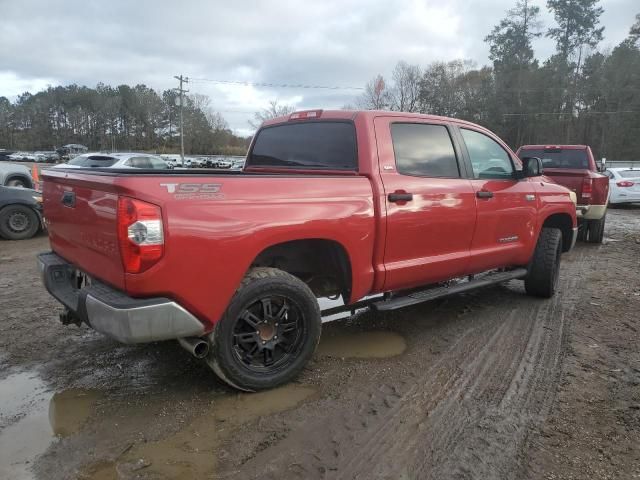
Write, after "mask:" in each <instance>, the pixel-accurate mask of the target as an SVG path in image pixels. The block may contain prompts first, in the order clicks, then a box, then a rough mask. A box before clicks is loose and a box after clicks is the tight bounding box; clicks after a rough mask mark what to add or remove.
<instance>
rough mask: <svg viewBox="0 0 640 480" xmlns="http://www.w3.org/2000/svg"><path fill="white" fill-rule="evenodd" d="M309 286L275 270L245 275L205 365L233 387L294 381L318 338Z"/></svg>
mask: <svg viewBox="0 0 640 480" xmlns="http://www.w3.org/2000/svg"><path fill="white" fill-rule="evenodd" d="M320 330H321V317H320V309H319V307H318V302H317V300H316V298H315V296H314V295H313V293H312V292H311V290H310V289H309V287H308V286H307V285H306V284H305V283H304V282H303V281H301V280H300V279H298V278H296V277H294V276H293V275H291V274H289V273H287V272H284V271H282V270H278V269H276V268H262V267H260V268H254V269H252V270H250V271H249V273H247V275H246V276H245V277H244V279H243V280H242V282H241V283H240V287H239V288H238V290H237V291H236V293H235V295H234V296H233V298H232V299H231V302H230V303H229V306H228V308H227V310H226V311H225V313H224V315H223V316H222V318H221V319H220V321H219V322H218V323H217V324H216V326H215V328H214V331H213V333H212V335H211V351H210V353H209V355H208V356H207V359H206V361H207V363H208V364H209V366H210V367H211V368H212V369H213V371H214V372H215V373H216V374H217V375H218V376H219V377H220V378H221V379H222V380H224V381H225V382H226V383H228V384H229V385H231V386H232V387H234V388H237V389H239V390H245V391H257V390H265V389H269V388H274V387H277V386H279V385H283V384H285V383H288V382H290V381H291V380H293V379H294V378H295V377H296V376H297V375H298V374H299V373H300V372H301V371H302V369H303V368H304V366H305V365H306V363H307V362H308V361H309V360H310V359H311V357H312V356H313V352H314V351H315V349H316V346H317V344H318V341H319V339H320Z"/></svg>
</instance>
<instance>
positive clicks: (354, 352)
mask: <svg viewBox="0 0 640 480" xmlns="http://www.w3.org/2000/svg"><path fill="white" fill-rule="evenodd" d="M406 348H407V343H406V342H405V340H404V338H403V337H402V335H399V334H397V333H395V332H387V331H378V332H360V333H338V334H335V335H323V336H322V338H321V339H320V345H318V350H317V351H316V354H317V355H320V356H324V357H340V358H387V357H394V356H396V355H400V354H402V353H403V352H404V351H405V349H406Z"/></svg>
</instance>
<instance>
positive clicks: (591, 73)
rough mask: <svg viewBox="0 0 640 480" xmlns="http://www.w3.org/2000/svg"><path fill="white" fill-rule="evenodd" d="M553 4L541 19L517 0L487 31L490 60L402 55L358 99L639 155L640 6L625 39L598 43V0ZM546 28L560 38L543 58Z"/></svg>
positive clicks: (523, 140)
mask: <svg viewBox="0 0 640 480" xmlns="http://www.w3.org/2000/svg"><path fill="white" fill-rule="evenodd" d="M547 8H548V9H549V10H550V11H551V12H552V13H553V16H554V19H555V24H554V25H550V26H546V27H545V26H544V25H543V24H542V22H541V21H540V18H539V17H540V8H539V7H538V6H536V5H533V3H532V2H531V0H518V1H516V3H515V5H514V6H513V8H511V9H509V10H508V11H507V12H506V15H505V17H504V18H503V19H501V20H500V22H499V23H498V24H497V25H495V27H494V28H493V29H492V30H491V31H490V32H488V34H487V36H486V37H485V39H484V40H485V42H487V43H488V45H489V59H490V60H491V62H492V64H491V66H484V67H481V68H477V67H476V66H475V65H474V64H473V62H471V61H468V60H453V61H450V62H434V63H431V64H429V65H427V66H426V67H421V66H420V65H410V64H407V63H406V62H403V61H401V62H399V63H398V64H397V65H396V66H395V68H394V70H393V72H392V75H391V79H390V81H389V82H387V80H385V78H383V76H381V75H378V76H376V78H374V79H372V80H371V81H370V82H368V83H367V85H366V87H365V91H364V93H363V94H362V95H361V96H360V97H359V98H357V100H356V102H355V103H356V107H357V108H364V109H380V110H398V111H407V112H420V113H428V114H434V115H443V116H450V117H456V118H461V119H465V120H470V121H472V122H476V123H479V124H481V125H483V126H486V127H487V128H489V129H491V130H493V131H495V132H496V133H497V134H498V135H500V136H501V137H502V138H503V139H504V140H505V141H506V142H507V143H508V144H509V145H511V146H512V147H513V148H517V147H518V146H520V145H523V144H588V145H591V147H592V148H593V149H594V151H595V153H596V155H598V156H600V157H601V156H605V157H607V158H609V159H611V160H615V159H617V160H633V159H636V160H637V159H640V47H639V40H640V14H638V15H636V16H635V19H633V18H629V24H630V25H631V28H630V30H629V34H628V36H627V38H625V40H624V41H622V42H621V43H620V44H619V45H617V46H615V48H613V49H612V50H610V51H601V50H599V49H598V45H599V43H600V42H601V41H602V39H603V31H604V28H603V27H602V26H600V25H599V23H600V16H601V15H602V13H603V9H602V7H600V6H599V5H598V0H548V1H547ZM542 35H545V36H547V37H549V38H551V39H553V40H555V44H556V48H555V52H554V54H553V55H552V56H551V57H550V58H548V59H546V60H544V61H542V62H541V61H540V60H538V59H537V58H535V55H534V50H533V45H532V43H533V40H534V39H536V38H538V37H540V36H542Z"/></svg>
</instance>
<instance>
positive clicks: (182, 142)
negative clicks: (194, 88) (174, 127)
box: [173, 75, 189, 167]
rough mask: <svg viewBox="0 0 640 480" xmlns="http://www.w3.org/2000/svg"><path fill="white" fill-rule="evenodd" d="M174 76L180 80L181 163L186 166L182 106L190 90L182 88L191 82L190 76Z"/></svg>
mask: <svg viewBox="0 0 640 480" xmlns="http://www.w3.org/2000/svg"><path fill="white" fill-rule="evenodd" d="M173 78H175V79H176V80H178V81H179V82H180V88H178V92H180V163H182V166H183V167H184V128H183V123H184V122H183V117H182V107H183V105H184V96H183V95H184V94H185V93H187V92H188V91H189V90H185V89H183V88H182V84H183V83H189V77H183V76H182V75H180V76H179V77H178V76H176V75H174V76H173Z"/></svg>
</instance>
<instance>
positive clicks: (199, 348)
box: [178, 337, 209, 359]
mask: <svg viewBox="0 0 640 480" xmlns="http://www.w3.org/2000/svg"><path fill="white" fill-rule="evenodd" d="M178 343H179V344H180V346H181V347H182V348H184V349H185V350H186V351H187V352H189V353H190V354H191V355H193V356H194V357H196V358H200V359H202V358H204V357H206V356H207V355H208V354H209V342H207V341H206V340H203V339H202V338H197V337H186V338H179V339H178Z"/></svg>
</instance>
